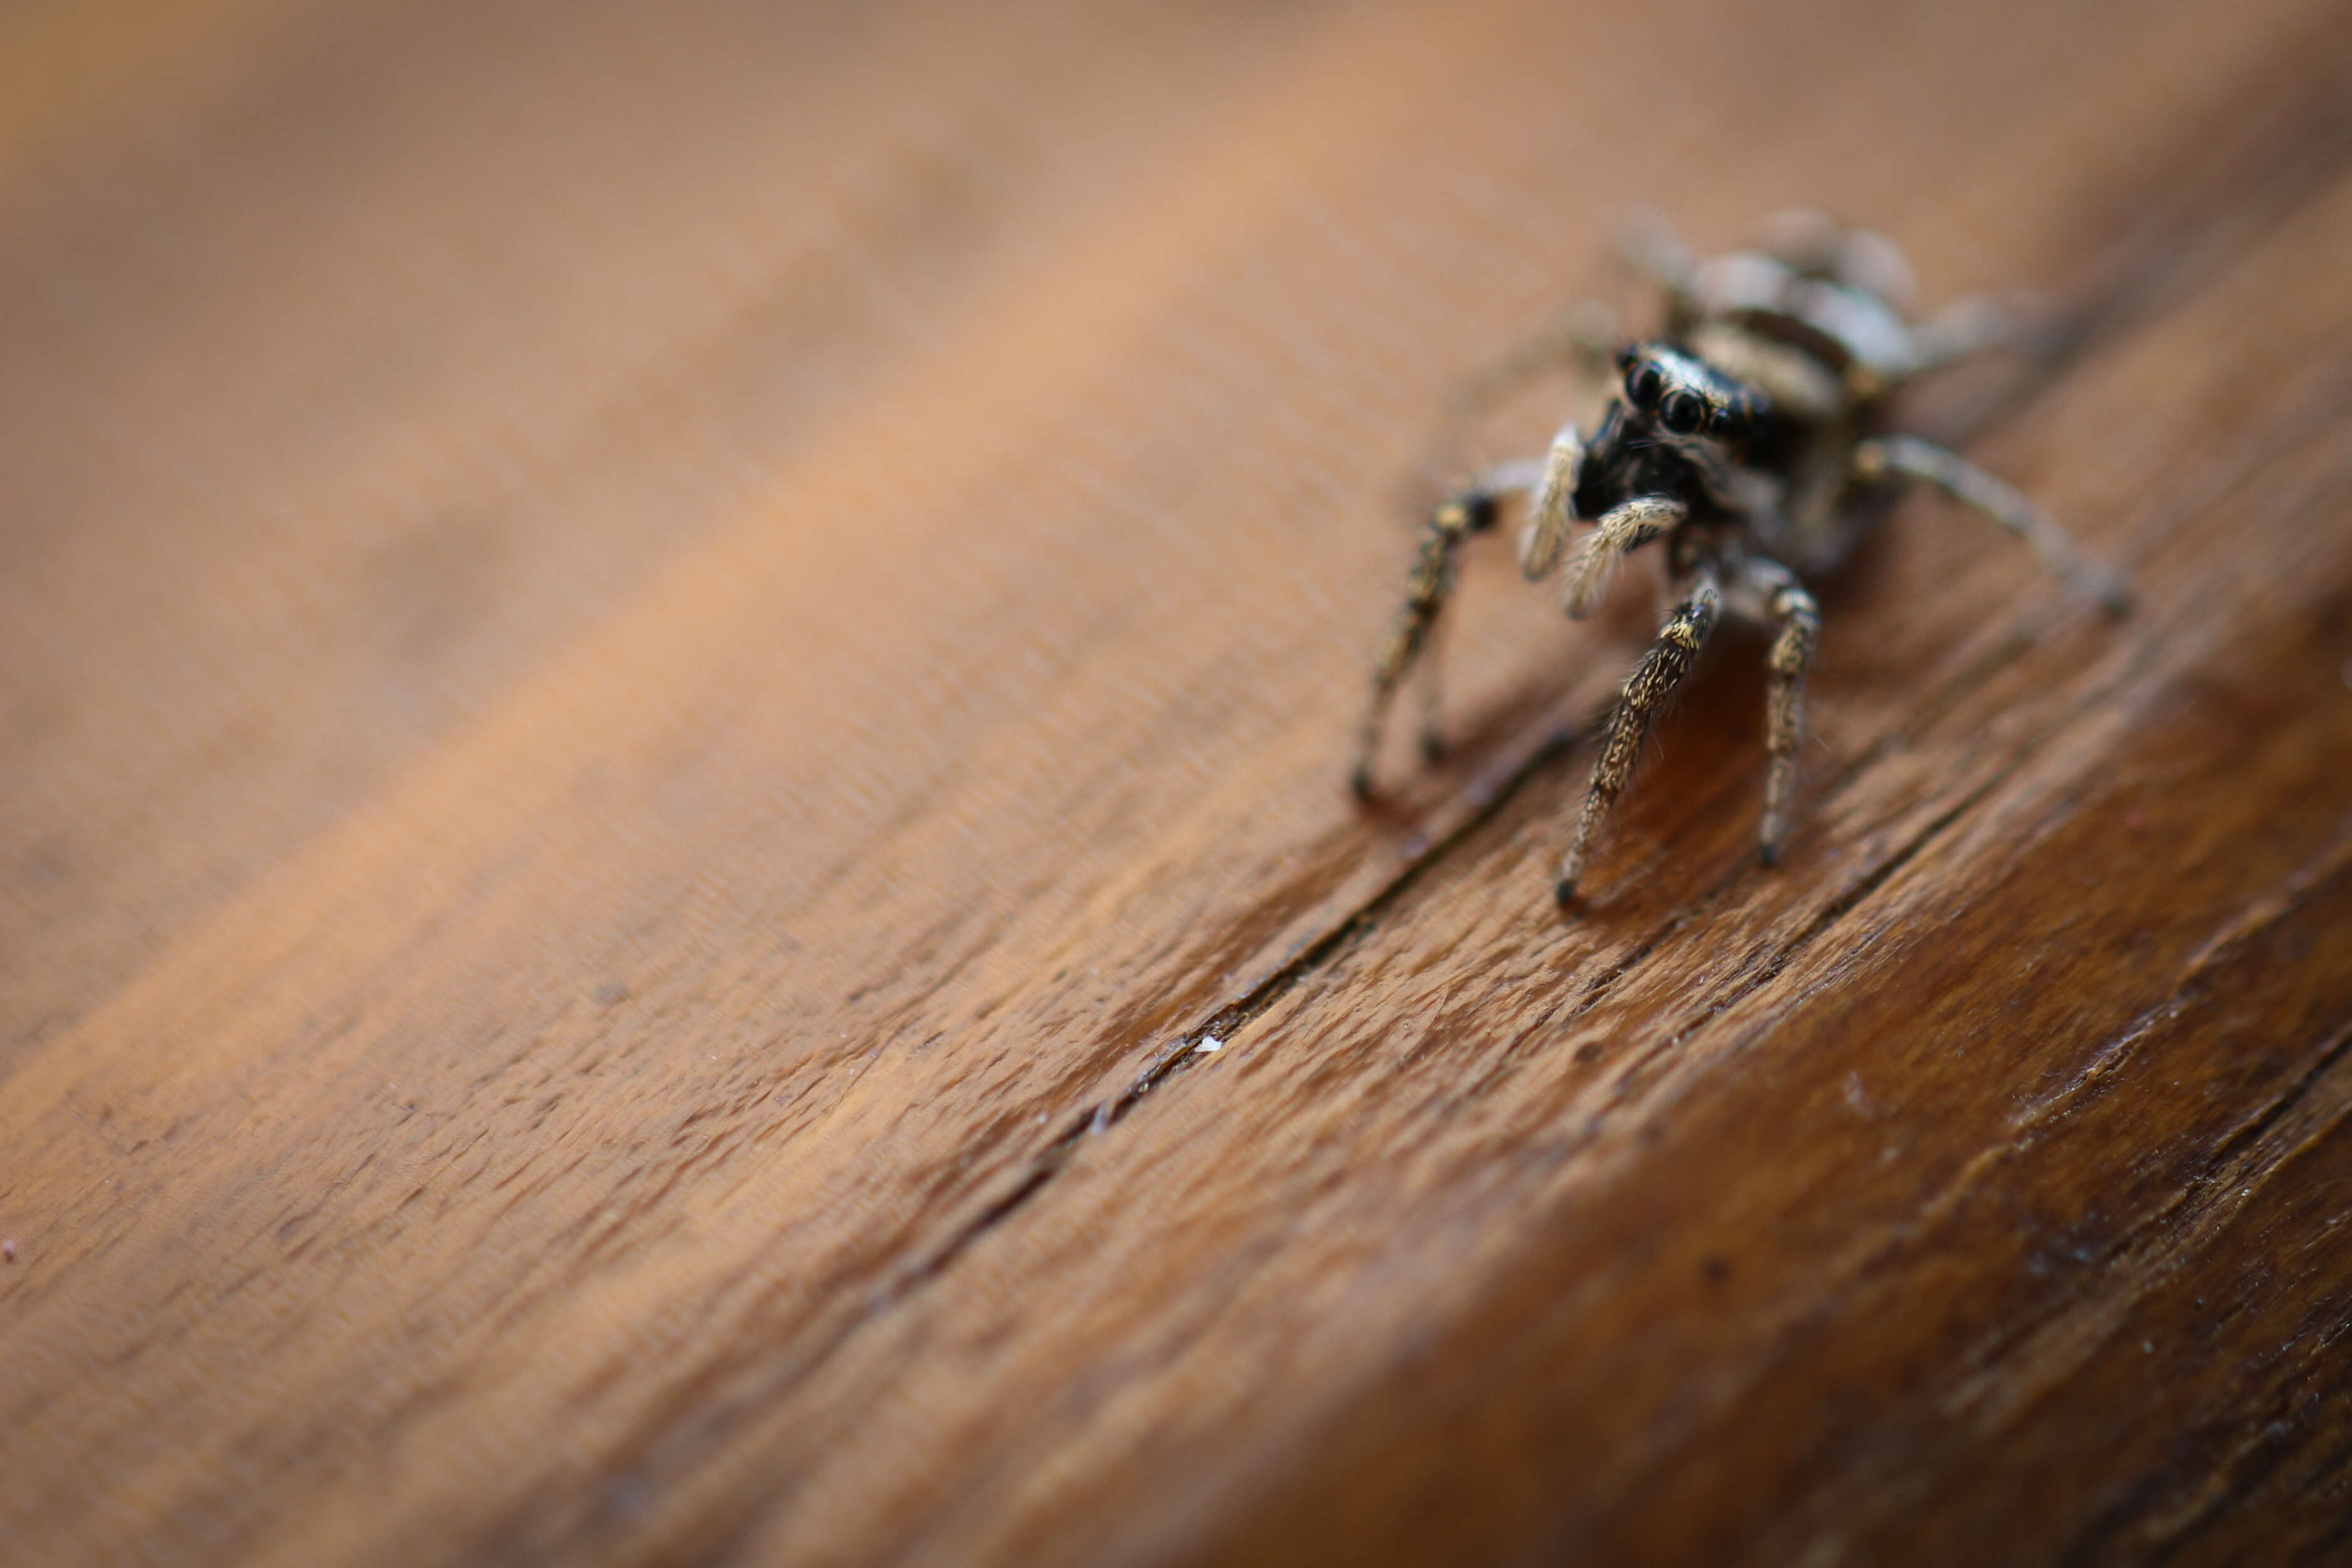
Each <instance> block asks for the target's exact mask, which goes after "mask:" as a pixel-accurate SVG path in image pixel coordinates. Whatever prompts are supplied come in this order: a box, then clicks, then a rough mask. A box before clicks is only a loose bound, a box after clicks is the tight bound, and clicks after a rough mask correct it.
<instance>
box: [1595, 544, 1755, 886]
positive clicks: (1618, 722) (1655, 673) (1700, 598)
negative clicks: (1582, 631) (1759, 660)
mask: <svg viewBox="0 0 2352 1568" xmlns="http://www.w3.org/2000/svg"><path fill="white" fill-rule="evenodd" d="M1722 602H1723V591H1722V589H1721V588H1720V587H1719V586H1718V585H1717V583H1716V580H1715V577H1714V575H1713V574H1711V573H1707V572H1701V573H1699V574H1696V577H1695V578H1694V579H1693V581H1692V583H1691V584H1690V588H1689V591H1688V593H1687V594H1685V596H1684V598H1683V600H1682V602H1681V603H1680V604H1678V605H1675V611H1674V614H1672V615H1671V616H1667V617H1666V623H1665V625H1664V626H1662V627H1660V628H1659V631H1658V640H1657V641H1656V642H1654V643H1653V644H1651V645H1650V651H1649V652H1647V653H1645V654H1643V656H1642V662H1641V663H1639V664H1637V665H1635V666H1634V667H1633V674H1632V675H1631V676H1629V677H1627V678H1626V681H1625V689H1624V690H1623V692H1622V693H1621V694H1620V695H1619V697H1618V699H1617V710H1616V712H1615V713H1614V714H1612V716H1611V718H1610V721H1609V738H1608V740H1607V741H1606V742H1603V743H1602V745H1601V755H1600V757H1599V758H1598V759H1597V760H1596V761H1595V762H1594V763H1593V764H1592V782H1591V784H1590V785H1589V786H1588V787H1587V788H1586V790H1585V794H1584V809H1583V811H1582V812H1581V813H1580V815H1579V816H1578V817H1577V819H1576V837H1574V838H1573V839H1572V840H1571V841H1570V844H1569V847H1568V854H1567V856H1566V857H1565V858H1562V859H1561V861H1560V866H1559V884H1558V885H1557V886H1556V887H1555V888H1554V889H1553V891H1554V893H1555V894H1556V895H1557V896H1558V898H1559V901H1560V902H1561V903H1562V904H1566V903H1569V902H1570V901H1571V900H1574V899H1575V897H1576V885H1577V883H1578V882H1580V881H1581V880H1582V879H1583V877H1584V858H1585V856H1586V854H1587V852H1589V851H1590V850H1591V847H1592V839H1593V836H1594V835H1595V834H1597V833H1599V832H1600V831H1601V824H1602V823H1603V822H1605V821H1606V820H1608V816H1609V809H1610V807H1611V806H1612V805H1616V804H1617V797H1618V796H1619V795H1622V794H1623V793H1624V791H1625V782H1626V781H1627V780H1628V779H1630V778H1632V777H1633V764H1634V763H1637V762H1639V761H1640V760H1641V754H1642V737H1643V735H1645V734H1647V733H1649V729H1650V721H1651V719H1652V718H1653V717H1654V715H1655V714H1656V713H1657V711H1658V710H1659V709H1660V708H1661V707H1663V706H1664V704H1665V701H1666V699H1667V698H1669V697H1671V696H1673V695H1674V692H1675V688H1676V687H1678V686H1680V685H1681V684H1682V683H1683V678H1684V677H1685V676H1687V675H1688V674H1690V671H1691V666H1692V665H1693V664H1695V663H1696V662H1697V660H1698V652H1699V649H1700V648H1702V647H1706V639H1707V634H1708V633H1710V632H1712V631H1713V630H1715V622H1716V616H1717V613H1718V612H1719V611H1720V609H1721V606H1722Z"/></svg>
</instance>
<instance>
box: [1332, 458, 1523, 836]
mask: <svg viewBox="0 0 2352 1568" xmlns="http://www.w3.org/2000/svg"><path fill="white" fill-rule="evenodd" d="M1497 510H1498V498H1497V496H1496V492H1495V491H1494V490H1492V489H1484V488H1480V489H1471V490H1468V491H1465V493H1463V494H1461V495H1458V496H1455V497H1454V498H1453V499H1452V500H1447V501H1446V502H1445V503H1444V504H1443V505H1441V506H1440V507H1439V508H1438V509H1437V510H1435V511H1434V512H1433V513H1431V514H1430V519H1429V522H1428V524H1427V525H1426V526H1425V527H1424V528H1423V530H1422V536H1421V549H1420V552H1419V553H1418V554H1416V555H1415V556H1414V557H1413V563H1412V577H1411V578H1410V579H1409V580H1408V582H1407V583H1406V585H1405V600H1404V607H1403V608H1402V609H1401V610H1399V611H1398V612H1397V618H1396V622H1395V624H1394V625H1393V626H1391V628H1390V630H1389V637H1388V641H1387V642H1386V643H1385V644H1383V645H1382V647H1381V657H1380V662H1379V663H1378V664H1376V665H1375V666H1373V668H1372V697H1371V703H1370V706H1369V707H1368V708H1367V709H1366V710H1365V712H1364V722H1363V727H1362V730H1361V731H1360V734H1359V738H1358V742H1357V750H1356V768H1355V773H1353V775H1352V776H1351V778H1350V780H1349V783H1350V784H1351V786H1352V787H1353V788H1354V790H1355V792H1356V795H1357V798H1358V799H1360V800H1370V798H1371V796H1372V766H1373V763H1374V760H1375V758H1376V757H1377V756H1378V754H1379V752H1380V748H1381V731H1383V730H1384V729H1385V728H1386V727H1387V724H1388V713H1389V707H1390V705H1391V703H1392V702H1394V701H1395V700H1396V690H1397V687H1398V685H1399V684H1400V683H1401V682H1402V680H1403V679H1404V678H1405V674H1406V672H1407V671H1409V670H1410V669H1412V666H1413V661H1414V660H1415V659H1417V658H1420V657H1421V655H1422V654H1423V651H1424V650H1425V649H1427V648H1428V647H1429V646H1430V641H1431V634H1432V633H1433V631H1435V629H1436V626H1437V618H1438V616H1439V614H1440V613H1441V612H1443V611H1444V608H1445V600H1446V596H1447V595H1450V594H1451V593H1452V592H1453V591H1454V555H1455V552H1458V551H1459V550H1460V549H1461V547H1462V542H1463V541H1464V540H1465V539H1466V538H1468V537H1469V536H1470V535H1471V534H1473V533H1481V532H1484V531H1486V530H1487V529H1490V528H1492V527H1494V526H1495V517H1496V511H1497ZM1432 718H1433V716H1432ZM1429 743H1430V741H1429V737H1428V736H1427V735H1424V737H1423V746H1424V748H1426V747H1427V746H1428V745H1429Z"/></svg>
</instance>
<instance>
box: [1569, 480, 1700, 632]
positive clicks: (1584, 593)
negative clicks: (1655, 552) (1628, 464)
mask: <svg viewBox="0 0 2352 1568" xmlns="http://www.w3.org/2000/svg"><path fill="white" fill-rule="evenodd" d="M1689 514H1690V508H1689V507H1688V506H1687V505H1686V504H1685V503H1684V502H1682V501H1680V500H1676V499H1675V498H1674V497H1673V496H1636V497H1634V498H1633V500H1629V501H1627V502H1625V503H1624V504H1623V505H1622V506H1615V507H1612V508H1610V509H1609V510H1607V511H1605V512H1603V513H1602V514H1601V521H1599V522H1597V523H1595V524H1594V525H1593V529H1592V531H1591V533H1588V534H1586V535H1585V536H1584V542H1583V543H1582V544H1580V545H1579V546H1578V547H1577V551H1576V559H1575V560H1574V561H1573V562H1571V563H1570V565H1569V569H1568V592H1567V594H1566V595H1563V597H1562V600H1561V603H1562V605H1564V606H1565V607H1566V609H1567V611H1568V615H1569V618H1570V620H1576V621H1580V620H1582V619H1584V617H1585V616H1589V615H1591V613H1592V611H1593V608H1594V606H1595V605H1599V604H1600V603H1601V597H1602V596H1603V595H1605V594H1606V593H1607V592H1608V589H1609V576H1610V574H1611V573H1612V572H1614V571H1615V570H1616V569H1617V562H1618V560H1619V558H1620V557H1622V556H1623V555H1624V554H1625V552H1627V551H1630V550H1639V549H1640V548H1641V547H1642V546H1643V545H1644V544H1647V543H1649V542H1651V541H1652V540H1654V539H1659V538H1663V537H1664V535H1665V532H1666V531H1667V530H1669V529H1671V528H1673V527H1674V526H1675V524H1676V523H1678V522H1680V521H1682V520H1683V519H1684V518H1685V517H1687V516H1688V515H1689Z"/></svg>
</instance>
